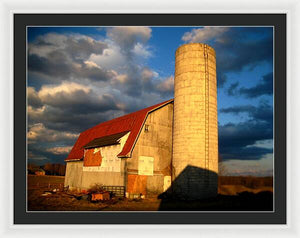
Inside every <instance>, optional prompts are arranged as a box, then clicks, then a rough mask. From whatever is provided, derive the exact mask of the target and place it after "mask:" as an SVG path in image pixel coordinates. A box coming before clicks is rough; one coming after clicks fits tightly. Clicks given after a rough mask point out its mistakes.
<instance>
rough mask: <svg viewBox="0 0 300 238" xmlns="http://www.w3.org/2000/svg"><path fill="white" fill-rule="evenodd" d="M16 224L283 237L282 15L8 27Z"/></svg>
mask: <svg viewBox="0 0 300 238" xmlns="http://www.w3.org/2000/svg"><path fill="white" fill-rule="evenodd" d="M13 17H14V223H15V224H286V205H287V200H286V62H287V60H286V21H287V18H286V14H22V13H15V14H14V16H13Z"/></svg>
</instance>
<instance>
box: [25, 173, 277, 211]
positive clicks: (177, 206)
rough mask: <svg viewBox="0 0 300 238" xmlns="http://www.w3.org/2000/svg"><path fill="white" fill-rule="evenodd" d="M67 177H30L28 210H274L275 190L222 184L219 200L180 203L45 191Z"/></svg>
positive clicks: (166, 200)
mask: <svg viewBox="0 0 300 238" xmlns="http://www.w3.org/2000/svg"><path fill="white" fill-rule="evenodd" d="M63 179H64V177H58V176H29V177H28V193H27V196H28V210H29V211H271V210H272V209H273V188H272V187H259V188H255V189H254V188H248V187H245V186H242V185H222V186H220V187H219V195H218V196H217V197H216V198H212V199H206V200H197V201H188V202H187V201H178V200H174V199H171V198H167V197H164V196H160V198H158V197H152V198H147V199H126V198H113V199H111V200H109V201H103V202H96V203H93V202H90V201H88V200H85V199H80V195H82V194H79V193H71V192H63V191H61V189H60V191H58V192H56V193H51V194H50V193H49V194H48V195H46V193H45V191H52V190H53V188H59V187H61V185H60V184H62V183H63ZM49 187H50V189H49Z"/></svg>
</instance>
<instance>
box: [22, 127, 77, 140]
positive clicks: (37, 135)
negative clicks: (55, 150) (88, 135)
mask: <svg viewBox="0 0 300 238" xmlns="http://www.w3.org/2000/svg"><path fill="white" fill-rule="evenodd" d="M77 137H78V134H75V133H69V132H66V131H55V130H50V129H47V128H46V127H45V126H44V125H43V124H42V123H37V124H34V125H32V126H30V127H29V130H28V132H27V139H28V143H34V142H58V141H64V140H72V141H74V140H75V139H77Z"/></svg>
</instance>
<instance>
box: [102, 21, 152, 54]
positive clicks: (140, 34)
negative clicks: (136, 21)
mask: <svg viewBox="0 0 300 238" xmlns="http://www.w3.org/2000/svg"><path fill="white" fill-rule="evenodd" d="M151 32H152V30H151V28H150V27H139V26H128V27H111V28H108V29H107V36H108V37H109V38H111V39H112V40H113V41H114V42H116V43H117V44H118V45H119V46H120V47H121V48H122V49H123V50H125V51H126V52H128V51H130V50H132V49H134V47H135V46H136V44H138V43H140V44H141V43H146V42H147V41H148V40H149V39H150V37H151Z"/></svg>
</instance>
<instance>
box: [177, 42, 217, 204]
mask: <svg viewBox="0 0 300 238" xmlns="http://www.w3.org/2000/svg"><path fill="white" fill-rule="evenodd" d="M173 126H174V127H173V155H172V189H173V193H174V194H175V195H176V196H177V197H179V198H182V199H201V198H207V197H213V196H216V195H217V190H218V120H217V83H216V54H215V51H214V49H213V48H212V47H210V46H208V45H206V44H201V43H191V44H185V45H182V46H180V47H179V48H178V49H177V51H176V63H175V79H174V125H173Z"/></svg>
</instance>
